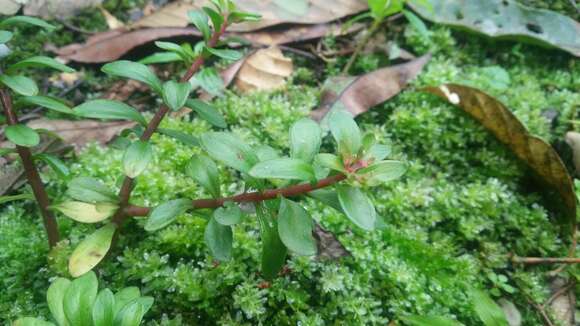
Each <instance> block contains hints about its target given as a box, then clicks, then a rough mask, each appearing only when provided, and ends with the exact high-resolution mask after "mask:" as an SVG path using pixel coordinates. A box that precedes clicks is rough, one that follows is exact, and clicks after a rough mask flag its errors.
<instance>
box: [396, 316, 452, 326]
mask: <svg viewBox="0 0 580 326" xmlns="http://www.w3.org/2000/svg"><path fill="white" fill-rule="evenodd" d="M401 320H402V321H404V322H405V323H406V324H408V325H410V326H461V325H463V324H461V323H460V322H458V321H456V320H453V319H449V318H445V317H439V316H405V317H401Z"/></svg>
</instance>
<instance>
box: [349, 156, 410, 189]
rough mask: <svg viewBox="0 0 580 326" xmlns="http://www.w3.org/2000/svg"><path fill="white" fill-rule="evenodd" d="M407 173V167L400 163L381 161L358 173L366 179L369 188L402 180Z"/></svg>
mask: <svg viewBox="0 0 580 326" xmlns="http://www.w3.org/2000/svg"><path fill="white" fill-rule="evenodd" d="M406 171H407V165H406V164H405V163H403V162H399V161H380V162H377V163H375V164H373V165H371V166H368V167H366V168H362V169H360V170H358V171H357V172H356V174H357V175H360V176H362V177H363V178H364V182H365V184H366V185H368V186H371V187H372V186H378V185H381V184H383V183H385V182H389V181H392V180H395V179H398V178H400V177H401V176H402V175H403V174H405V172H406Z"/></svg>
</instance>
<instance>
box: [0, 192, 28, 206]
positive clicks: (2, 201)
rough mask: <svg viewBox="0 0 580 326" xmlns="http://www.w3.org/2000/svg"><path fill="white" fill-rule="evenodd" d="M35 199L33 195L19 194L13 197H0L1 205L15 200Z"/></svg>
mask: <svg viewBox="0 0 580 326" xmlns="http://www.w3.org/2000/svg"><path fill="white" fill-rule="evenodd" d="M23 199H34V196H33V195H32V194H19V195H13V196H0V204H4V203H8V202H11V201H15V200H23Z"/></svg>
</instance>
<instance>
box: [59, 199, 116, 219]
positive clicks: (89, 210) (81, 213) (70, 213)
mask: <svg viewBox="0 0 580 326" xmlns="http://www.w3.org/2000/svg"><path fill="white" fill-rule="evenodd" d="M52 208H54V209H56V210H58V211H59V212H61V213H62V214H64V215H66V216H67V217H69V218H71V219H73V220H75V221H77V222H81V223H97V222H101V221H104V220H106V219H107V218H109V217H111V216H113V214H114V213H115V212H116V211H117V209H118V208H119V206H118V205H117V204H113V203H106V202H104V203H98V204H89V203H84V202H80V201H67V202H64V203H61V204H58V205H54V206H52Z"/></svg>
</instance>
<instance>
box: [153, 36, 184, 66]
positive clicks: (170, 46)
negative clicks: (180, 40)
mask: <svg viewBox="0 0 580 326" xmlns="http://www.w3.org/2000/svg"><path fill="white" fill-rule="evenodd" d="M155 45H156V46H157V47H158V48H160V49H163V50H167V51H169V52H173V53H175V54H177V56H178V57H179V58H180V59H182V60H185V61H187V62H190V61H191V60H192V59H193V58H194V54H193V52H191V50H189V51H188V50H187V48H185V47H182V46H181V45H179V44H177V43H172V42H162V41H157V42H155ZM173 61H177V60H173Z"/></svg>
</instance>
